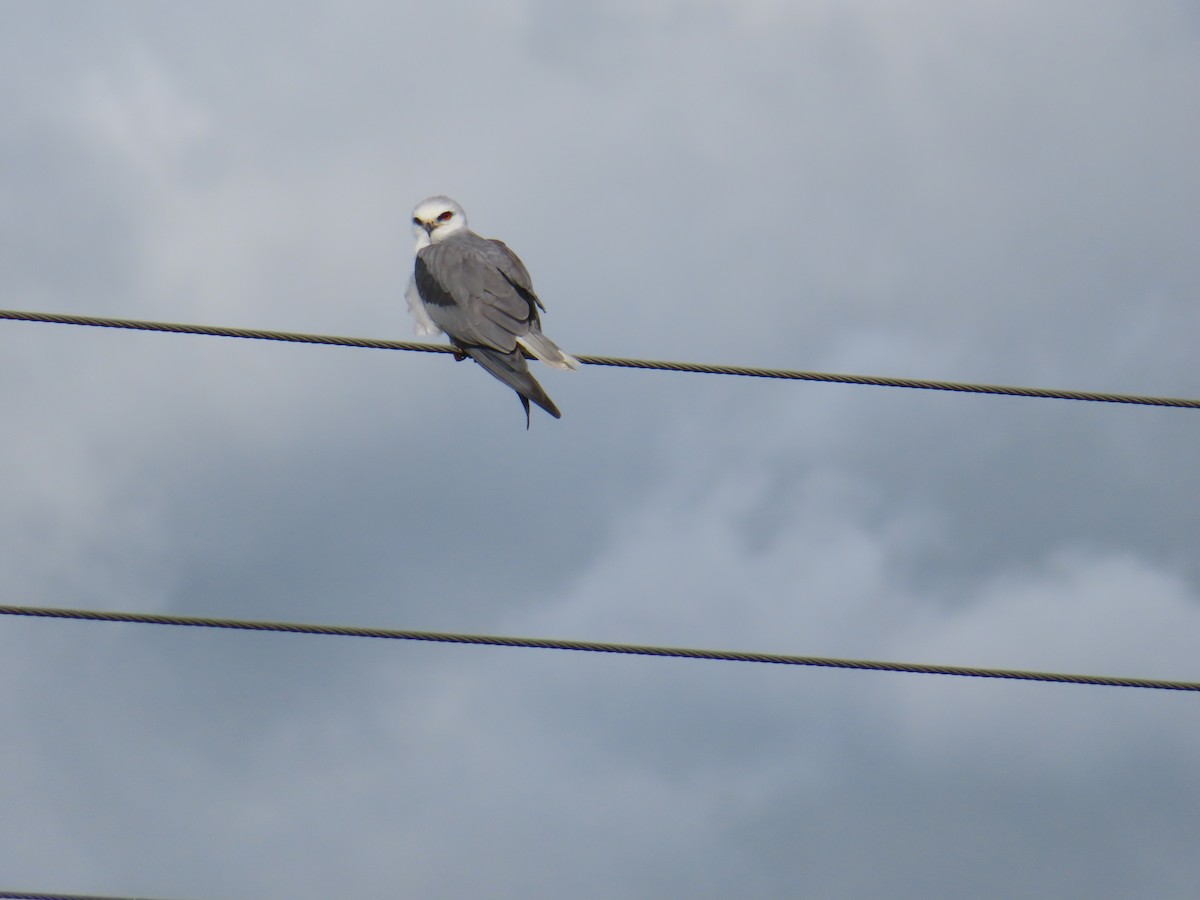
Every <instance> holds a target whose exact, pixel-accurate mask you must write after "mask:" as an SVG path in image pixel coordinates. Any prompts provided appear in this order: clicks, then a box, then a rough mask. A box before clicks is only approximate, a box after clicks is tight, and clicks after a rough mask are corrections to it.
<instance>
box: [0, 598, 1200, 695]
mask: <svg viewBox="0 0 1200 900" xmlns="http://www.w3.org/2000/svg"><path fill="white" fill-rule="evenodd" d="M0 615H5V616H32V617H36V618H47V619H79V620H83V621H89V622H124V623H137V624H143V625H177V626H183V627H192V628H224V629H233V630H237V631H265V632H281V633H285V634H311V635H323V636H338V637H360V638H383V639H386V640H398V641H423V642H432V643H441V644H472V645H477V646H489V647H518V648H524V649H533V650H577V651H582V652H585V653H616V654H623V655H627V656H662V657H670V658H676V659H703V660H712V661H720V662H748V663H767V664H773V665H784V666H813V667H818V668H826V669H860V670H867V671H873V672H907V673H909V674H916V675H957V676H962V677H967V678H1000V679H1006V680H1009V681H1042V682H1052V683H1058V684H1090V685H1098V686H1102V687H1132V688H1149V689H1153V690H1161V691H1200V682H1196V681H1167V680H1163V679H1157V678H1124V677H1119V676H1110V675H1071V674H1066V673H1062V672H1033V671H1026V670H1021V669H993V668H980V667H975V666H942V665H929V664H925V663H904V662H883V661H879V660H868V659H837V658H832V657H824V656H793V655H790V654H783V653H754V652H744V651H738V650H700V649H695V648H691V647H656V646H649V645H645V644H613V643H603V642H599V641H577V640H564V639H559V638H526V637H505V636H500V635H488V634H456V633H453V632H440V631H408V630H400V629H393V628H362V627H358V626H347V625H309V624H301V623H296V622H270V621H256V620H244V619H215V618H207V617H201V616H176V615H162V614H158V613H131V612H108V611H103V610H90V609H62V608H58V607H40V606H3V605H0Z"/></svg>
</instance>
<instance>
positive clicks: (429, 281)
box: [413, 254, 454, 306]
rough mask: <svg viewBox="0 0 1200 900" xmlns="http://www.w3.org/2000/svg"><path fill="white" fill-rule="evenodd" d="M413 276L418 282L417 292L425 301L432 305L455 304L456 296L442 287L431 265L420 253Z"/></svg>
mask: <svg viewBox="0 0 1200 900" xmlns="http://www.w3.org/2000/svg"><path fill="white" fill-rule="evenodd" d="M413 277H414V278H415V279H416V282H417V292H418V293H419V294H420V295H421V299H422V300H423V301H424V302H425V303H428V304H429V305H430V306H454V298H453V297H452V296H450V292H449V291H447V290H446V289H445V288H444V287H442V284H441V282H440V281H438V280H437V279H436V278H434V277H433V273H432V272H430V271H429V266H427V265H425V260H423V259H421V255H420V254H417V261H416V265H415V267H414V268H413Z"/></svg>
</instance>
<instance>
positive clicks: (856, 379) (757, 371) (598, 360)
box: [0, 309, 1200, 409]
mask: <svg viewBox="0 0 1200 900" xmlns="http://www.w3.org/2000/svg"><path fill="white" fill-rule="evenodd" d="M0 319H7V320H11V321H19V322H43V323H49V324H56V325H84V326H93V327H97V328H123V329H131V330H134V331H159V332H167V333H171V334H197V335H208V336H212V337H229V338H244V339H248V340H259V341H284V342H287V343H295V344H323V345H326V346H333V347H357V348H360V349H370V350H407V351H412V352H416V353H454V352H455V349H454V348H453V347H448V346H446V345H444V344H426V343H419V342H415V341H386V340H376V339H372V338H356V337H340V336H336V335H325V334H305V333H303V332H294V331H268V330H263V329H251V328H226V327H222V326H213V325H185V324H180V323H175V322H152V321H145V320H141V319H111V318H103V317H100V316H76V315H65V314H61V313H43V312H29V311H23V310H11V309H3V310H0ZM576 358H577V359H578V360H579V361H580V362H581V363H583V364H585V365H589V366H608V367H614V368H624V369H648V370H654V371H660V372H688V373H693V374H705V375H738V376H744V377H748V378H776V379H784V380H789V381H815V382H824V383H828V384H858V385H871V386H874V387H895V388H910V389H914V390H926V391H952V392H957V393H966V394H992V395H1000V396H1007V397H1029V398H1038V399H1049V400H1082V401H1088V402H1093V403H1123V404H1128V405H1136V406H1164V407H1174V408H1178V409H1200V399H1192V398H1183V397H1157V396H1149V395H1143V394H1117V393H1103V392H1098V391H1074V390H1060V389H1056V388H1033V387H1011V386H1006V385H998V384H974V383H970V382H961V381H935V380H930V379H923V378H892V377H886V376H880V375H847V374H842V373H836V372H811V371H804V370H798V369H767V368H761V367H756V366H729V365H717V364H709V363H688V362H670V361H664V360H653V359H626V358H623V357H617V356H589V355H586V354H583V355H580V354H577V355H576Z"/></svg>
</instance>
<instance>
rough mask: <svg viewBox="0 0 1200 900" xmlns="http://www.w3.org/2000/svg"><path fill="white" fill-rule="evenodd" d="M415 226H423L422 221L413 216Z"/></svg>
mask: <svg viewBox="0 0 1200 900" xmlns="http://www.w3.org/2000/svg"><path fill="white" fill-rule="evenodd" d="M413 224H414V225H420V224H421V220H420V219H418V218H417V217H416V216H413Z"/></svg>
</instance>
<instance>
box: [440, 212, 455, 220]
mask: <svg viewBox="0 0 1200 900" xmlns="http://www.w3.org/2000/svg"><path fill="white" fill-rule="evenodd" d="M453 218H454V213H453V212H452V211H451V210H446V211H445V212H444V213H442V214H441V215H440V216H438V221H439V222H449V221H450V220H451V219H453Z"/></svg>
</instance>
